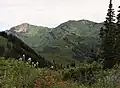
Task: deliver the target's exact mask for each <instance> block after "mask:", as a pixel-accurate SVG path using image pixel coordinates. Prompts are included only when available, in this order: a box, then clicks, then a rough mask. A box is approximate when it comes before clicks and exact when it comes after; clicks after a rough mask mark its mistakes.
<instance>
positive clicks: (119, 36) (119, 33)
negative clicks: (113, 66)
mask: <svg viewBox="0 0 120 88" xmlns="http://www.w3.org/2000/svg"><path fill="white" fill-rule="evenodd" d="M118 8H119V10H118V15H117V22H116V24H117V27H116V39H115V40H116V54H117V57H120V6H119V7H118Z"/></svg>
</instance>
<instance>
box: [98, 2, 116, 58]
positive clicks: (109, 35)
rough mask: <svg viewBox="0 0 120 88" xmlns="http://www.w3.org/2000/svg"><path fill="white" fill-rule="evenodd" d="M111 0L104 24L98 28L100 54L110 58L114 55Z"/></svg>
mask: <svg viewBox="0 0 120 88" xmlns="http://www.w3.org/2000/svg"><path fill="white" fill-rule="evenodd" d="M112 7H113V5H112V0H110V4H109V9H108V13H107V17H106V21H104V26H103V27H101V30H100V38H101V42H100V43H101V46H100V51H101V52H100V56H101V57H102V58H104V59H110V58H113V57H114V53H115V50H114V43H115V38H114V36H115V34H114V32H115V26H114V21H115V19H114V17H115V14H114V9H113V8H112Z"/></svg>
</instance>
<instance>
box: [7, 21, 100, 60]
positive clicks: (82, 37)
mask: <svg viewBox="0 0 120 88" xmlns="http://www.w3.org/2000/svg"><path fill="white" fill-rule="evenodd" d="M101 26H102V23H95V22H92V21H88V20H79V21H68V22H65V23H62V24H60V25H59V26H58V27H56V28H47V27H41V26H34V25H30V24H21V25H18V26H16V27H13V28H11V29H10V30H8V31H7V32H9V33H12V34H14V35H15V36H17V37H19V38H20V39H21V40H23V41H24V42H25V43H26V44H27V45H29V46H30V47H31V48H33V49H34V50H35V51H36V52H38V53H39V54H41V55H43V57H45V58H46V59H53V58H54V59H55V60H56V59H57V58H58V57H59V59H64V60H66V59H65V58H67V60H71V59H76V58H74V53H73V51H72V48H74V46H75V45H77V44H78V42H79V46H82V45H83V44H84V45H86V46H87V50H86V51H85V52H88V51H89V50H90V49H91V48H92V47H93V46H92V45H93V44H94V46H96V44H97V42H98V33H99V30H100V27H101ZM23 29H24V30H23ZM21 30H22V31H21ZM20 31H21V32H20ZM55 49H56V50H55ZM85 49H86V48H85ZM52 50H53V52H52ZM54 52H55V53H54ZM53 53H54V54H53ZM83 53H84V52H83ZM88 57H89V56H88ZM83 58H85V57H84V56H82V58H79V59H83ZM77 59H78V58H77Z"/></svg>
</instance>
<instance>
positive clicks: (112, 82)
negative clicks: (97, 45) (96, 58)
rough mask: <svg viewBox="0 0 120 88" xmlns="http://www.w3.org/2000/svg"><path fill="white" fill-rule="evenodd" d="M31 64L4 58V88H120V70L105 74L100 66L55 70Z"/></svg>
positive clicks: (0, 62)
mask: <svg viewBox="0 0 120 88" xmlns="http://www.w3.org/2000/svg"><path fill="white" fill-rule="evenodd" d="M29 63H30V62H29V61H26V62H24V61H22V59H19V60H15V59H13V58H8V59H6V58H2V57H1V58H0V87H1V88H119V85H120V84H119V72H120V67H119V66H115V67H114V68H113V69H110V70H102V65H100V64H99V63H97V62H92V63H91V62H88V61H85V62H83V63H80V64H79V66H77V67H70V68H64V69H57V70H54V68H53V69H51V68H38V67H34V66H36V65H34V64H33V65H30V64H29Z"/></svg>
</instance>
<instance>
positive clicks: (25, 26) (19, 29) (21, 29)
mask: <svg viewBox="0 0 120 88" xmlns="http://www.w3.org/2000/svg"><path fill="white" fill-rule="evenodd" d="M28 27H29V24H28V23H23V24H21V25H18V26H15V27H12V28H11V29H10V30H11V31H15V32H19V33H26V32H27V29H28Z"/></svg>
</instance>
